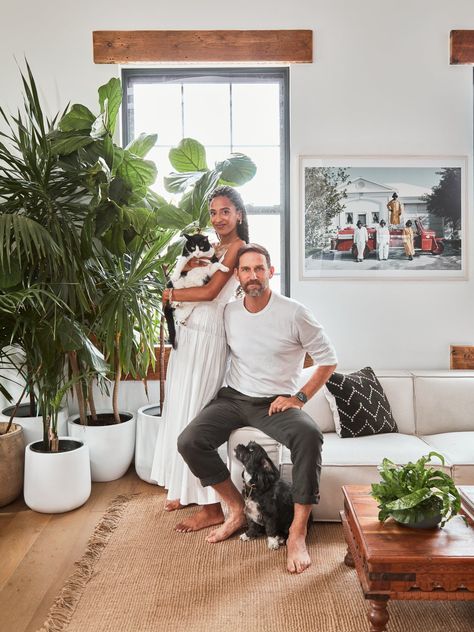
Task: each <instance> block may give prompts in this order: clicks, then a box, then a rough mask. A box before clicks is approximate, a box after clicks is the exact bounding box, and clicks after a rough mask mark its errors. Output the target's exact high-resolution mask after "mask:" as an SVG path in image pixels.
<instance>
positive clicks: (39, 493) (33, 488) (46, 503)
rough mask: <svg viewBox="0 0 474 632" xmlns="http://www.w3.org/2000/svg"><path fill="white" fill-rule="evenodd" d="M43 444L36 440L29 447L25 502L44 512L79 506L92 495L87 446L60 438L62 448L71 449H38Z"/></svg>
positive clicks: (54, 511)
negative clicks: (41, 450) (52, 450)
mask: <svg viewBox="0 0 474 632" xmlns="http://www.w3.org/2000/svg"><path fill="white" fill-rule="evenodd" d="M41 444H42V442H41V441H34V442H33V443H30V444H28V445H27V446H26V451H25V483H24V495H25V503H26V504H27V505H28V507H29V508H30V509H33V510H34V511H39V512H41V513H63V512H65V511H71V510H72V509H76V507H80V506H81V505H83V504H84V503H85V502H86V500H87V499H88V498H89V496H90V494H91V470H90V465H89V449H88V447H87V446H86V445H84V444H83V443H82V442H81V441H74V440H71V439H70V438H68V437H60V439H59V447H60V450H61V448H66V447H67V448H72V449H67V450H66V451H60V452H37V451H35V448H38V447H39V446H41ZM72 444H75V445H74V446H73V445H72Z"/></svg>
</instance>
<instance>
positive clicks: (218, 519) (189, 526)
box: [174, 503, 224, 533]
mask: <svg viewBox="0 0 474 632" xmlns="http://www.w3.org/2000/svg"><path fill="white" fill-rule="evenodd" d="M223 522H224V513H223V511H222V507H221V506H220V503H215V504H213V505H204V506H203V507H201V509H200V510H199V511H197V512H196V513H195V514H193V515H192V516H190V517H189V518H187V519H186V520H183V521H182V522H178V524H177V525H176V526H175V528H174V529H175V531H179V532H180V533H189V532H190V531H199V530H200V529H205V528H206V527H213V526H214V525H216V524H222V523H223Z"/></svg>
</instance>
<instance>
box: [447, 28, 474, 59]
mask: <svg viewBox="0 0 474 632" xmlns="http://www.w3.org/2000/svg"><path fill="white" fill-rule="evenodd" d="M450 41H451V58H450V63H451V64H474V30H470V31H451V34H450Z"/></svg>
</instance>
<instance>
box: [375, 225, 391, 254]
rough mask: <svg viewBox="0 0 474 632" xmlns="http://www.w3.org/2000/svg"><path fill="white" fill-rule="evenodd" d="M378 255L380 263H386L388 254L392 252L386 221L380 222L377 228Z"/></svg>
mask: <svg viewBox="0 0 474 632" xmlns="http://www.w3.org/2000/svg"><path fill="white" fill-rule="evenodd" d="M376 234H377V254H378V258H379V261H386V260H387V259H388V252H389V250H390V232H389V230H388V226H387V225H386V223H385V220H384V219H381V220H380V223H379V225H378V226H377V231H376Z"/></svg>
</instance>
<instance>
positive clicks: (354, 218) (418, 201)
mask: <svg viewBox="0 0 474 632" xmlns="http://www.w3.org/2000/svg"><path fill="white" fill-rule="evenodd" d="M344 188H345V190H346V194H347V198H346V199H345V203H344V204H345V206H344V210H343V211H341V212H340V213H339V214H338V215H336V216H335V217H334V218H333V221H332V227H333V228H334V229H336V230H337V229H338V228H344V227H347V226H353V225H355V224H357V222H358V221H359V220H360V221H361V222H362V224H364V225H365V226H369V227H375V226H377V224H378V223H379V222H380V220H382V219H384V220H385V221H386V222H387V224H389V223H390V222H389V218H390V212H389V210H388V208H387V204H388V202H390V200H391V199H392V195H393V194H394V193H397V194H398V199H399V201H400V202H401V203H402V205H403V215H402V221H403V222H406V221H407V220H408V219H411V220H413V219H414V218H416V217H423V218H424V225H425V226H426V227H427V228H428V227H429V228H433V229H434V230H441V229H442V220H441V219H440V218H438V217H435V216H433V215H431V214H429V213H428V212H427V210H426V202H425V200H424V196H426V195H427V194H428V193H431V189H430V188H429V187H423V186H419V185H416V184H410V183H407V182H389V183H382V182H373V181H371V180H367V179H366V178H362V177H361V178H357V179H355V180H353V181H352V182H351V183H350V184H349V185H345V184H343V185H341V186H340V187H339V189H344Z"/></svg>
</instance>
